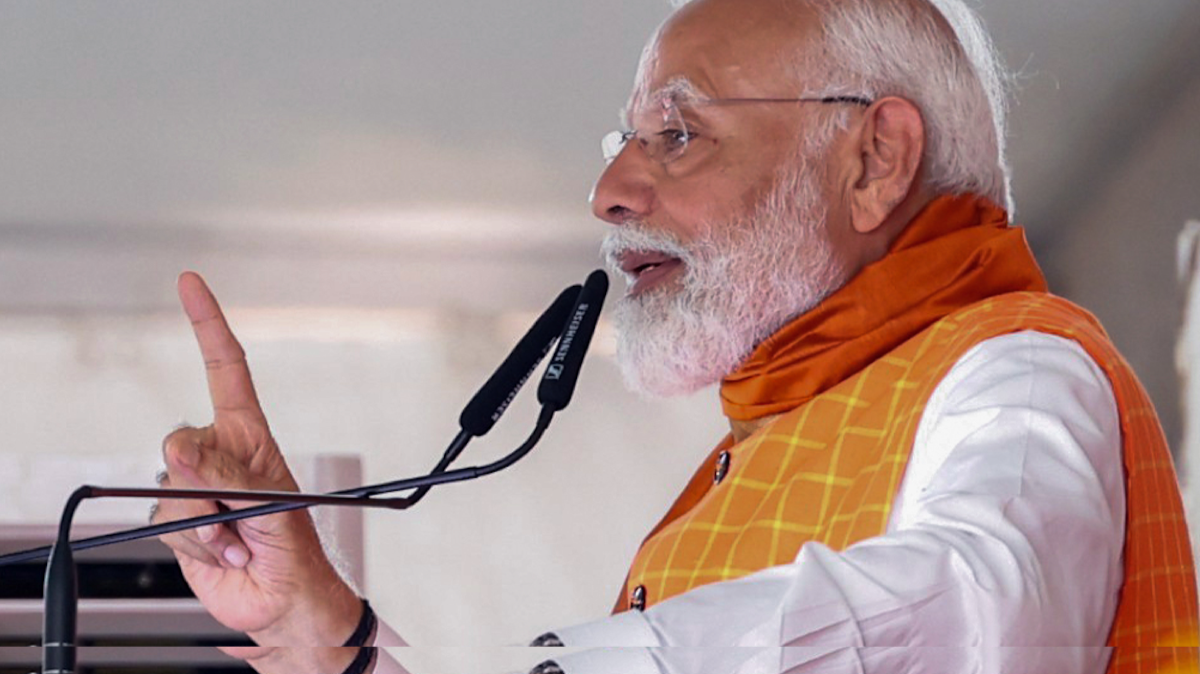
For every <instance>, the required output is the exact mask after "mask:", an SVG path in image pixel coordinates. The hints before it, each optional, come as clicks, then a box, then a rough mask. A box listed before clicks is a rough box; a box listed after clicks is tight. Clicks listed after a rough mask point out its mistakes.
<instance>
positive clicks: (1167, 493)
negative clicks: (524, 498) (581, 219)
mask: <svg viewBox="0 0 1200 674" xmlns="http://www.w3.org/2000/svg"><path fill="white" fill-rule="evenodd" d="M1003 82H1004V77H1003V75H1002V73H1001V71H1000V70H999V66H998V65H997V64H996V59H995V57H994V55H993V53H992V51H991V47H990V43H989V40H988V38H987V35H986V34H985V33H984V32H983V30H982V28H981V27H980V24H979V23H978V21H977V19H976V18H975V17H974V16H973V15H972V14H971V12H970V11H969V10H968V9H966V8H965V7H964V6H963V5H962V4H961V3H960V2H959V1H958V0H696V1H695V2H692V3H690V4H686V5H684V6H683V7H681V8H680V9H678V10H677V11H676V12H675V13H674V14H673V15H672V16H671V17H670V18H669V19H668V20H667V21H666V22H665V23H664V24H663V26H662V27H661V28H660V29H659V30H658V31H657V33H656V34H655V36H654V37H653V38H652V40H651V41H650V43H649V45H648V46H647V47H646V50H645V52H644V54H643V58H642V61H641V65H640V67H639V70H638V74H637V79H636V83H635V86H634V90H633V93H632V96H631V97H630V100H629V105H628V108H627V111H626V117H627V120H626V121H627V129H628V130H625V131H618V132H614V133H613V134H610V135H609V136H608V137H606V138H605V141H604V151H605V155H606V159H607V160H608V167H607V169H606V170H605V171H604V173H603V174H602V175H601V176H600V178H599V181H598V182H597V184H596V187H595V191H594V194H593V199H592V205H593V209H594V211H595V214H596V215H597V217H599V218H601V219H602V220H604V221H606V222H608V223H609V224H611V225H612V228H611V230H610V231H609V234H608V236H607V238H606V240H605V242H604V252H605V255H606V257H607V259H608V261H609V263H610V265H611V266H612V267H613V268H615V269H617V270H619V271H620V272H621V273H623V274H624V275H625V277H626V278H627V280H628V290H627V292H626V295H625V297H624V298H622V299H621V300H620V302H619V304H618V306H617V309H616V322H617V325H618V328H619V332H620V337H619V345H618V356H619V360H620V363H621V367H622V370H623V373H624V375H625V377H626V379H627V381H628V383H629V385H630V386H631V387H632V388H634V389H636V390H638V391H641V392H644V393H648V394H652V395H676V394H683V393H689V392H692V391H695V390H698V389H700V388H702V387H705V386H708V385H711V384H714V383H718V382H719V383H720V395H721V402H722V405H723V409H724V412H725V415H726V416H727V417H728V418H729V422H730V426H731V433H730V434H729V436H728V437H727V438H725V439H724V440H723V441H721V442H720V443H719V444H718V445H717V447H716V448H715V449H714V450H713V452H712V453H711V454H710V456H709V457H708V458H707V459H706V461H705V462H704V464H703V465H701V466H700V467H699V469H698V470H697V471H696V474H695V477H694V478H693V479H692V480H691V481H690V482H689V484H687V486H686V488H685V489H684V490H683V492H682V493H681V495H680V496H679V497H678V499H677V500H676V502H675V504H674V505H673V506H672V507H671V508H670V510H669V512H667V513H666V515H665V516H664V517H663V518H662V520H661V521H660V522H659V524H658V525H657V526H656V527H655V528H654V529H653V530H652V531H651V532H650V534H649V535H648V536H647V538H646V539H645V542H644V543H643V544H642V546H641V548H640V550H639V551H638V553H637V555H636V556H635V558H634V559H633V561H632V565H631V567H630V570H629V574H628V577H627V578H626V580H625V583H624V586H623V589H622V592H621V595H620V599H619V601H618V605H617V609H616V611H615V612H614V615H612V616H610V617H607V618H603V619H600V620H597V621H596V622H593V623H589V624H585V625H581V626H577V627H572V628H565V629H562V630H557V631H555V632H554V633H553V634H548V635H543V636H542V637H539V638H538V639H537V642H536V643H538V644H539V645H557V644H563V645H567V646H580V647H594V648H592V650H584V651H582V652H572V654H570V655H566V656H564V657H561V658H556V659H555V660H554V661H551V662H545V663H542V664H541V665H538V666H537V667H536V668H535V669H536V671H539V672H558V671H562V672H566V673H567V674H585V673H586V674H591V673H596V674H599V673H602V672H603V673H611V674H633V673H642V672H645V673H647V674H649V673H655V672H666V673H670V674H686V673H693V672H694V673H704V674H708V673H721V674H729V673H733V672H745V673H749V672H770V673H774V672H810V671H811V672H817V671H819V672H869V673H882V672H901V671H903V672H953V673H962V672H1014V673H1015V672H1022V673H1025V672H1029V673H1032V672H1051V673H1054V674H1069V673H1075V672H1078V673H1084V672H1089V673H1096V674H1098V673H1100V672H1105V671H1108V672H1119V673H1121V674H1125V673H1127V672H1139V673H1140V672H1146V673H1150V672H1168V671H1171V672H1182V671H1188V672H1195V671H1198V670H1197V660H1196V648H1195V647H1196V645H1197V641H1198V637H1197V601H1196V584H1195V570H1194V568H1193V562H1192V559H1191V557H1190V553H1189V552H1188V551H1189V545H1188V541H1187V532H1186V528H1185V525H1184V520H1183V515H1182V507H1181V505H1180V499H1179V494H1178V490H1177V488H1176V480H1175V475H1174V472H1173V468H1172V466H1171V460H1170V455H1169V453H1168V451H1167V447H1166V444H1165V442H1164V439H1163V436H1162V433H1161V430H1160V428H1159V424H1158V422H1157V419H1156V416H1155V413H1154V410H1153V408H1152V407H1151V405H1150V403H1149V402H1148V400H1147V398H1146V395H1145V393H1144V392H1143V390H1142V388H1141V387H1140V385H1139V384H1138V382H1137V380H1136V378H1135V377H1134V375H1133V373H1132V371H1131V370H1130V368H1129V366H1128V365H1127V364H1126V363H1125V361H1124V360H1123V359H1122V358H1121V356H1120V355H1119V354H1118V353H1117V352H1116V351H1115V349H1114V348H1113V346H1112V344H1111V343H1110V342H1109V340H1108V338H1107V337H1106V336H1105V334H1104V331H1103V330H1102V329H1101V327H1100V326H1099V325H1098V324H1097V323H1096V321H1095V319H1093V318H1092V317H1091V316H1090V315H1089V314H1087V313H1086V312H1085V311H1083V310H1082V309H1080V308H1078V307H1076V306H1074V305H1072V304H1070V303H1068V302H1066V301H1064V300H1062V299H1060V298H1057V297H1054V296H1053V295H1050V294H1048V293H1047V290H1046V284H1045V281H1044V279H1043V277H1042V274H1041V272H1040V271H1039V269H1038V267H1037V265H1036V263H1035V262H1034V260H1033V258H1032V256H1031V255H1030V252H1029V250H1028V247H1027V246H1026V243H1025V240H1024V236H1023V234H1022V232H1021V230H1020V229H1017V228H1014V227H1011V226H1010V225H1009V216H1008V210H1009V209H1010V204H1011V200H1010V198H1009V195H1008V184H1009V178H1008V174H1007V169H1006V165H1005V159H1004V123H1003V122H1004V105H1005V101H1004V91H1003ZM180 295H181V298H182V301H183V304H184V306H185V309H186V311H187V313H188V315H189V316H190V318H191V320H192V322H193V324H194V326H195V329H196V334H197V338H198V340H199V343H200V347H201V350H202V352H203V354H204V358H205V361H206V362H207V363H208V366H209V384H210V388H211V390H212V396H213V402H214V407H215V419H214V422H213V424H212V425H211V426H208V427H205V428H198V429H197V428H188V429H183V430H180V431H177V432H175V433H174V434H172V435H171V436H170V437H169V438H168V439H167V442H166V443H165V454H166V461H167V467H168V470H169V475H168V477H167V478H166V480H165V482H166V483H169V484H171V485H172V486H186V487H209V488H212V487H227V488H256V489H295V488H296V484H295V481H294V480H293V479H292V476H291V474H290V472H289V471H288V468H287V466H286V464H285V463H284V460H283V457H282V456H281V454H280V453H279V450H278V448H277V446H276V445H275V443H274V441H273V439H272V437H271V434H270V431H269V430H268V427H267V424H266V420H265V419H264V418H263V415H262V412H261V409H260V407H259V405H258V402H257V399H256V396H255V394H254V390H253V386H252V384H251V382H250V375H249V371H248V369H247V367H246V364H245V360H244V358H243V355H242V351H241V349H240V347H239V346H238V344H237V342H236V340H235V339H234V337H233V335H232V333H230V332H229V328H228V327H227V326H226V324H225V321H224V319H223V318H222V316H221V313H220V309H219V308H218V306H217V304H216V301H215V300H214V299H213V297H212V295H211V294H210V293H209V292H208V290H207V288H206V287H205V286H204V284H203V282H202V281H200V279H199V278H198V277H196V276H194V275H188V274H185V275H184V276H183V277H182V278H181V281H180ZM215 507H216V506H215V504H211V503H210V504H199V505H197V504H196V502H188V503H181V502H164V503H162V504H161V508H160V510H159V512H158V515H157V516H156V517H157V519H158V520H159V521H164V520H171V519H179V518H182V517H185V516H192V515H196V514H201V513H203V512H206V511H211V510H212V509H214V508H215ZM167 542H168V544H170V545H171V546H172V547H173V548H174V549H175V551H176V554H177V555H178V558H179V562H180V565H181V566H182V568H183V571H184V573H185V574H186V576H187V579H188V581H189V582H190V583H191V585H192V588H193V589H194V591H195V593H196V595H197V596H198V597H199V598H200V600H201V601H202V602H204V604H205V606H207V607H208V609H209V610H210V611H211V612H212V614H213V615H214V616H215V617H216V618H217V619H218V620H220V621H221V622H223V623H224V624H226V625H228V626H230V627H232V628H234V629H237V630H241V631H244V632H246V633H248V634H249V635H250V636H251V637H252V638H253V639H254V641H255V642H256V643H258V644H260V645H261V646H260V647H259V648H250V649H231V650H232V652H234V653H235V654H237V655H240V656H242V657H245V658H246V659H248V660H249V661H250V662H251V664H252V665H253V666H254V667H255V668H256V669H259V670H260V671H263V672H276V671H278V672H330V673H332V674H337V673H339V672H353V673H358V672H365V671H372V670H374V671H377V672H384V671H397V668H398V666H397V665H396V664H395V663H393V662H391V661H390V660H388V659H387V657H386V655H379V656H375V655H373V652H372V649H368V648H361V647H365V646H370V645H373V644H378V645H388V644H390V643H399V641H398V638H397V637H395V635H393V634H392V633H391V631H390V630H389V629H388V628H387V627H386V625H384V624H382V623H380V622H377V621H376V619H375V617H374V614H373V613H372V612H371V610H370V608H369V605H368V604H367V603H366V602H365V601H363V600H362V599H361V598H360V597H357V596H356V595H355V594H354V592H353V591H352V590H351V589H350V588H349V587H348V586H347V585H346V584H345V583H344V582H342V580H341V579H340V578H339V577H338V576H337V574H336V572H335V571H334V570H333V568H332V566H331V565H330V563H329V562H328V561H327V560H326V558H325V556H324V554H323V553H322V551H321V547H320V544H319V542H318V540H317V537H316V534H315V533H314V530H313V527H312V524H311V522H310V520H309V518H308V516H307V515H306V514H303V513H300V512H292V513H287V514H279V515H273V516H270V517H268V518H264V519H262V520H256V521H252V522H249V523H243V524H241V525H239V526H238V527H237V528H236V529H232V528H225V527H210V528H207V529H201V530H199V531H197V532H195V533H194V534H186V535H185V534H177V535H174V536H172V537H169V538H168V539H167ZM614 580H615V579H614ZM342 645H345V648H328V649H325V648H287V647H289V646H291V647H300V646H330V647H338V646H342ZM1106 646H1111V647H1115V648H1107V647H1106ZM616 647H621V648H616ZM724 647H737V648H724Z"/></svg>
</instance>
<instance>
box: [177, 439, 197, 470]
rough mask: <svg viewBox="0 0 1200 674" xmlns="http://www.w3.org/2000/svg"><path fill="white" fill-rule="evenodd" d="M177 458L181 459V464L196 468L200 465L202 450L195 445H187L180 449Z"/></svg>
mask: <svg viewBox="0 0 1200 674" xmlns="http://www.w3.org/2000/svg"><path fill="white" fill-rule="evenodd" d="M175 456H176V457H177V458H178V459H179V463H182V464H183V465H185V466H193V467H194V466H195V465H196V464H198V463H200V450H199V449H198V448H197V447H196V445H193V444H190V443H189V444H185V445H183V446H181V447H180V448H179V451H178V452H176V454H175Z"/></svg>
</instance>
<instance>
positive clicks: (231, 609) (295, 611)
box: [153, 273, 361, 657]
mask: <svg viewBox="0 0 1200 674" xmlns="http://www.w3.org/2000/svg"><path fill="white" fill-rule="evenodd" d="M179 299H180V302H181V303H182V304H183V309H184V311H185V312H186V313H187V316H188V319H189V320H191V323H192V328H193V330H194V332H195V334H196V341H197V343H198V344H199V346H200V353H201V355H202V356H203V357H204V365H205V369H206V370H207V372H208V389H209V393H210V395H211V398H212V406H213V422H212V424H211V425H209V426H205V427H203V428H191V427H188V428H181V429H179V430H177V431H175V432H174V433H171V434H170V435H169V436H167V438H166V439H165V440H164V441H163V457H164V460H165V462H166V467H167V470H166V472H165V474H164V476H163V478H162V479H161V480H160V482H161V484H162V485H163V486H170V487H175V488H183V489H239V490H240V489H254V490H272V491H297V490H298V489H297V486H296V480H295V479H294V478H293V477H292V474H291V471H290V470H288V467H287V463H286V462H285V461H284V459H283V455H282V454H281V453H280V452H279V447H278V446H277V445H276V444H275V439H274V438H273V437H272V436H271V430H270V428H269V427H268V425H267V420H266V417H265V416H264V415H263V412H262V408H261V407H260V406H259V402H258V396H257V394H256V393H255V391H254V384H253V382H252V381H251V378H250V370H249V368H248V366H247V364H246V358H245V353H244V352H243V350H242V347H241V345H240V344H239V343H238V341H237V338H235V337H234V335H233V333H232V332H231V331H230V329H229V325H228V324H227V323H226V321H225V316H224V315H223V314H222V312H221V308H220V306H219V305H218V304H217V301H216V298H215V297H213V295H212V293H211V292H210V291H209V289H208V286H206V285H205V283H204V281H203V279H201V278H200V276H198V275H196V274H193V273H185V274H183V275H182V276H180V278H179ZM249 505H253V504H249V503H239V502H236V501H233V502H228V503H216V502H211V501H180V500H174V501H173V500H163V501H160V502H159V504H158V507H157V509H156V514H155V515H154V518H153V520H154V522H156V523H157V522H167V521H172V520H178V519H184V518H188V517H196V516H199V515H206V514H210V513H213V512H216V511H217V510H218V509H222V508H241V507H246V506H249ZM163 542H164V543H166V544H167V545H169V546H170V547H171V548H172V549H173V550H174V551H175V556H176V558H177V559H178V560H179V566H180V568H181V569H182V570H183V574H184V577H185V578H186V579H187V581H188V584H189V585H191V587H192V591H193V592H195V594H196V596H197V597H198V598H199V599H200V601H201V603H203V604H204V606H205V608H207V609H208V611H209V612H210V613H211V614H212V615H213V617H215V618H216V619H217V620H218V621H220V622H221V623H222V624H224V625H226V626H228V627H230V628H232V629H234V630H238V631H241V632H246V633H247V634H249V635H250V637H251V638H253V639H254V640H255V642H257V643H258V644H260V645H264V646H310V647H311V646H340V645H341V644H342V643H343V642H344V641H345V639H346V638H347V637H348V636H349V635H350V634H351V633H352V632H353V631H354V627H355V625H356V624H357V622H358V619H359V616H360V615H361V604H360V602H359V599H358V598H357V597H356V596H355V594H354V592H353V591H352V590H351V589H350V588H349V586H348V585H346V583H345V582H343V581H342V579H341V578H340V577H339V576H338V574H337V572H336V571H335V570H334V568H333V566H332V565H331V564H330V563H329V560H328V558H327V557H326V556H325V553H324V551H323V550H322V548H321V543H320V541H319V540H318V538H317V533H316V529H315V528H314V526H313V523H312V519H311V518H310V517H309V515H308V512H307V511H306V510H294V511H290V512H284V513H278V514H274V515H267V516H264V517H259V518H255V519H250V520H243V521H240V522H236V523H233V524H232V525H209V526H206V527H202V528H200V529H199V530H194V531H187V532H183V533H177V534H171V535H168V536H164V537H163ZM234 654H236V655H241V656H242V657H256V656H262V655H263V653H261V652H255V651H249V650H248V651H243V652H235V653H234Z"/></svg>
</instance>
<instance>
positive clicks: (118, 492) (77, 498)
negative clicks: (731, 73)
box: [0, 271, 608, 674]
mask: <svg viewBox="0 0 1200 674" xmlns="http://www.w3.org/2000/svg"><path fill="white" fill-rule="evenodd" d="M607 288H608V279H607V276H605V275H604V273H603V272H600V271H597V272H593V273H592V274H591V275H590V276H589V277H588V279H587V281H586V282H585V284H584V286H583V288H582V290H581V289H580V287H579V286H572V287H570V288H567V289H566V290H564V291H563V292H562V293H561V294H560V295H559V296H558V297H557V298H556V299H555V301H554V302H553V303H552V304H551V305H550V307H549V308H547V310H546V311H545V312H544V313H543V314H542V315H541V316H540V317H539V318H538V320H537V321H535V323H534V325H533V326H532V327H531V328H530V330H529V331H528V332H527V333H526V335H525V336H524V337H522V339H521V340H520V341H519V342H518V343H517V345H516V347H514V348H513V351H512V352H511V353H510V354H509V356H508V357H507V358H506V359H505V360H504V362H503V363H502V364H501V366H500V367H499V368H498V369H497V371H496V372H495V373H494V374H493V375H492V376H491V377H490V378H489V379H488V380H487V382H485V384H484V385H483V386H482V387H481V388H480V390H479V391H478V392H477V393H476V394H475V396H474V397H473V398H472V399H471V401H470V402H469V403H468V404H467V406H466V408H464V409H463V412H462V414H461V415H460V418H459V423H460V426H461V427H462V430H460V431H459V433H458V435H457V436H456V438H455V439H454V441H452V442H451V444H450V446H449V447H448V448H447V450H446V452H445V454H444V455H443V457H442V460H441V461H440V462H439V463H438V465H437V466H436V467H435V468H434V470H433V471H432V472H431V473H429V474H428V475H425V476H423V477H417V478H407V479H403V480H397V481H393V482H388V483H383V484H378V485H373V486H366V487H359V488H356V489H347V490H342V491H338V492H333V493H331V494H300V493H294V492H284V493H279V492H261V491H260V492H237V491H220V490H187V489H121V488H108V487H92V486H86V485H85V486H83V487H80V488H79V489H77V490H76V491H75V492H74V493H72V495H71V497H70V498H69V499H68V501H67V504H66V506H65V507H64V509H63V513H62V518H61V520H60V522H59V531H58V538H57V540H56V543H55V544H54V545H53V546H52V547H44V548H38V549H35V550H29V551H25V552H23V553H15V554H10V555H4V556H0V566H3V565H5V564H11V563H17V562H22V561H35V560H38V559H43V558H46V557H47V556H49V558H50V564H49V566H48V568H47V571H46V586H45V606H46V610H45V616H44V618H45V622H44V632H43V645H44V650H43V668H44V671H45V672H56V673H64V674H65V673H69V672H73V671H74V667H75V645H74V640H75V632H76V613H77V604H78V595H77V588H76V574H75V568H74V561H73V559H72V555H71V553H72V551H73V550H84V549H89V548H93V547H99V546H101V545H108V544H111V543H117V542H122V541H131V540H137V539H140V538H147V537H150V536H159V535H163V534H166V533H172V532H175V531H182V530H184V529H190V528H194V527H198V526H203V525H206V524H217V523H222V522H229V521H235V520H241V519H247V518H250V517H256V516H260V515H265V514H269V513H275V512H282V511H284V510H293V509H298V508H305V507H309V506H312V505H355V506H364V507H386V508H393V509H405V508H409V507H411V506H412V505H414V504H415V503H416V502H417V501H418V500H420V498H421V497H422V496H424V494H425V493H426V492H427V491H428V490H429V489H430V488H431V487H432V486H434V485H438V484H447V483H450V482H458V481H463V480H469V479H474V478H477V477H482V476H484V475H489V474H491V473H494V472H498V471H500V470H503V469H504V468H507V467H509V466H511V465H512V464H513V463H516V461H518V460H520V459H521V458H523V457H524V456H525V455H526V454H528V452H529V451H530V450H531V449H532V448H533V446H534V445H536V444H537V442H538V440H540V439H541V436H542V434H543V433H544V432H545V430H546V428H547V427H548V426H549V423H550V421H551V419H552V418H553V416H554V414H555V413H556V412H558V411H561V410H562V409H563V408H564V407H566V405H567V404H568V403H569V402H570V400H571V395H572V393H573V391H574V387H575V383H576V381H577V379H578V376H579V371H580V368H581V366H582V362H583V356H584V355H585V353H586V351H587V347H588V344H589V343H590V341H591V337H592V334H593V332H594V330H595V327H596V321H597V319H598V317H599V313H600V308H601V305H602V304H603V301H604V295H605V293H606V292H607ZM560 326H561V327H560ZM556 328H559V331H558V332H556V331H555V329H556ZM556 339H557V340H559V341H560V347H559V349H558V350H557V352H556V353H555V358H554V362H553V363H552V364H551V365H552V366H553V373H551V370H550V368H548V369H547V375H546V376H545V377H544V378H543V381H542V383H541V385H540V386H539V389H538V399H539V402H541V404H542V411H541V413H540V414H539V416H538V420H537V423H536V425H535V427H534V430H533V432H532V433H531V434H530V436H529V437H528V438H527V439H526V441H525V442H524V443H522V445H521V446H520V447H518V448H517V449H516V450H514V451H513V452H511V453H510V454H508V455H507V456H505V457H503V458H501V459H499V460H497V461H493V462H492V463H489V464H486V465H483V466H477V467H472V468H463V469H457V470H453V471H446V468H447V467H448V466H449V464H450V463H451V462H452V461H453V460H454V459H455V458H456V457H457V456H458V455H459V453H461V451H462V449H463V448H464V447H465V446H466V444H467V442H469V441H470V439H471V438H473V437H477V436H480V435H483V434H486V433H487V432H488V431H489V430H491V428H492V426H493V425H494V424H495V422H496V421H497V420H498V419H499V418H500V416H501V415H503V413H504V412H505V411H506V410H507V408H508V406H509V404H510V403H511V402H512V400H513V398H514V397H515V396H516V394H517V392H518V391H519V390H520V388H521V387H522V386H523V385H524V383H525V382H526V381H527V380H528V379H529V377H530V376H531V375H532V373H533V371H534V370H535V369H536V368H537V365H538V364H539V363H540V362H541V361H542V360H543V359H544V357H545V356H546V354H547V353H549V351H550V349H551V347H552V346H553V344H554V341H555V340H556ZM548 382H549V383H548ZM543 390H544V391H545V393H543ZM414 488H415V489H416V491H415V492H414V493H413V494H412V495H411V496H409V497H403V498H391V499H383V498H372V496H374V495H377V494H383V493H389V492H393V491H401V490H406V489H414ZM98 497H124V498H147V497H153V498H185V499H203V500H220V499H228V500H245V501H258V502H263V501H270V503H269V504H267V505H263V506H256V507H249V508H243V509H239V510H234V511H227V512H222V513H217V514H213V515H205V516H202V517H195V518H191V519H188V520H179V521H176V522H170V523H166V524H159V525H152V526H148V527H141V528H138V529H134V530H130V531H125V532H116V533H113V534H108V535H106V536H97V537H93V538H90V539H84V540H81V541H71V540H70V539H69V535H70V526H71V520H72V519H73V517H74V513H75V511H76V510H77V508H78V506H79V505H80V504H81V503H82V501H83V500H85V499H88V498H98Z"/></svg>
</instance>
